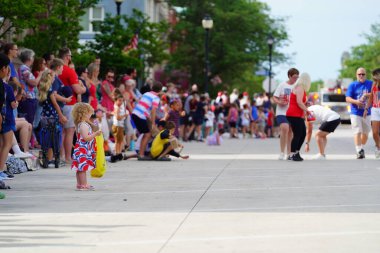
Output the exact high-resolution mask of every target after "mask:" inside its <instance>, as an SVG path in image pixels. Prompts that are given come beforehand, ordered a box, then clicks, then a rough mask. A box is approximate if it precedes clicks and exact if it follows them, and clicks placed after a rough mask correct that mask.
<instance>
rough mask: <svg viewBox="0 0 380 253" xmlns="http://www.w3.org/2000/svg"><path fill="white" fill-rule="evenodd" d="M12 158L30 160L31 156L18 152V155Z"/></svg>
mask: <svg viewBox="0 0 380 253" xmlns="http://www.w3.org/2000/svg"><path fill="white" fill-rule="evenodd" d="M14 157H16V158H21V159H22V158H31V157H33V155H32V154H29V153H25V152H20V153H17V154H14Z"/></svg>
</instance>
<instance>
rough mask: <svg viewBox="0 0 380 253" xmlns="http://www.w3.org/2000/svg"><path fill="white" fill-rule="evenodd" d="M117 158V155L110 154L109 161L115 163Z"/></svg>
mask: <svg viewBox="0 0 380 253" xmlns="http://www.w3.org/2000/svg"><path fill="white" fill-rule="evenodd" d="M118 160H119V159H118V157H117V156H116V155H111V158H110V162H111V163H115V162H117V161H118Z"/></svg>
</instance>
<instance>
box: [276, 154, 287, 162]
mask: <svg viewBox="0 0 380 253" xmlns="http://www.w3.org/2000/svg"><path fill="white" fill-rule="evenodd" d="M278 160H286V159H285V154H284V153H280V155H279V156H278Z"/></svg>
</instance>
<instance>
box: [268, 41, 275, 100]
mask: <svg viewBox="0 0 380 253" xmlns="http://www.w3.org/2000/svg"><path fill="white" fill-rule="evenodd" d="M273 43H274V39H273V36H272V34H269V36H268V40H267V44H268V47H269V92H268V93H269V97H270V96H271V94H272V50H273Z"/></svg>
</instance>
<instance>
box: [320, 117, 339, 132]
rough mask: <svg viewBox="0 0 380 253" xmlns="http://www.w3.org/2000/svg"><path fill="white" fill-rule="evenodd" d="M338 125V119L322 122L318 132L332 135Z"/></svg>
mask: <svg viewBox="0 0 380 253" xmlns="http://www.w3.org/2000/svg"><path fill="white" fill-rule="evenodd" d="M339 124H340V119H336V120H333V121H327V122H323V123H322V124H321V126H320V127H319V130H321V131H323V132H328V133H332V132H334V131H335V129H336V128H337V127H338V126H339Z"/></svg>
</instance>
